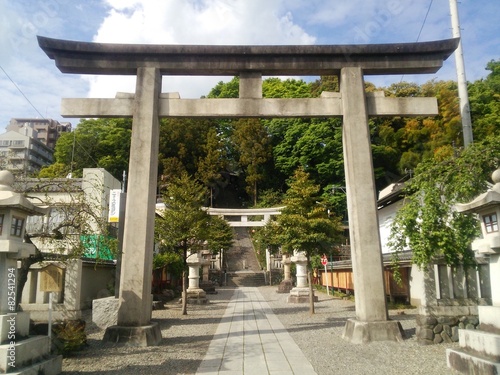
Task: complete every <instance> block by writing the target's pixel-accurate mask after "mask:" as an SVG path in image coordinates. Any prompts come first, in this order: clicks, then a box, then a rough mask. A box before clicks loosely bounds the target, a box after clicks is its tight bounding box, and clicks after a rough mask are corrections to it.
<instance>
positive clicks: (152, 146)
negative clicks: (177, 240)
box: [104, 67, 161, 346]
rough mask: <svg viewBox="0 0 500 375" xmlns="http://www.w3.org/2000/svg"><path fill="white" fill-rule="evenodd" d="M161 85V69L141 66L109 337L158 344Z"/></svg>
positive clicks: (143, 344)
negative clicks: (155, 292) (155, 291)
mask: <svg viewBox="0 0 500 375" xmlns="http://www.w3.org/2000/svg"><path fill="white" fill-rule="evenodd" d="M160 90H161V75H160V70H159V69H158V68H150V67H144V68H138V69H137V83H136V92H135V98H134V101H135V105H134V110H133V122H132V139H131V145H130V162H129V182H128V191H127V204H126V213H125V229H124V238H123V249H122V261H121V276H120V293H119V300H120V301H119V307H118V317H117V325H116V326H112V327H109V328H108V329H107V330H106V333H105V335H104V340H105V341H111V342H121V343H124V342H127V343H130V344H134V345H138V346H149V345H157V344H158V343H159V342H160V341H161V331H160V328H159V326H158V323H156V322H151V311H152V303H153V301H152V295H151V279H152V267H153V248H154V218H155V205H156V188H157V186H156V181H157V173H158V167H157V166H158V147H159V144H158V142H159V120H158V107H159V103H158V100H159V95H160Z"/></svg>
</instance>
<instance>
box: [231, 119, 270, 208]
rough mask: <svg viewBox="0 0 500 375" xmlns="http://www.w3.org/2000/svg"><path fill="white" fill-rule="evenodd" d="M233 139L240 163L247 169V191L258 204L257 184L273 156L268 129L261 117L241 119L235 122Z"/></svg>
mask: <svg viewBox="0 0 500 375" xmlns="http://www.w3.org/2000/svg"><path fill="white" fill-rule="evenodd" d="M232 140H233V142H234V144H235V148H236V150H237V152H238V160H239V164H240V165H241V166H242V167H243V168H244V170H245V176H246V177H245V181H246V182H247V192H248V193H249V194H250V195H251V196H252V197H253V203H254V205H256V204H257V184H258V183H259V182H260V181H262V179H263V178H264V173H263V171H262V169H263V165H264V164H265V163H266V162H267V161H268V160H269V159H270V158H271V157H272V154H271V145H270V142H269V137H268V134H267V131H266V129H265V128H264V126H263V125H262V123H261V121H260V120H259V119H240V120H238V121H237V122H236V124H235V127H234V133H233V136H232Z"/></svg>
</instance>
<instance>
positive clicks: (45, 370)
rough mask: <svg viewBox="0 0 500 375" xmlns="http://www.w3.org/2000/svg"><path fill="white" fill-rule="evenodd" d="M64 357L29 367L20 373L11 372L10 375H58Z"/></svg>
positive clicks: (59, 356)
mask: <svg viewBox="0 0 500 375" xmlns="http://www.w3.org/2000/svg"><path fill="white" fill-rule="evenodd" d="M61 368H62V355H58V356H52V357H50V358H48V359H45V360H43V361H41V362H38V363H35V364H34V365H31V366H29V367H25V368H22V369H19V371H18V372H12V373H11V372H9V375H39V374H43V375H58V374H60V373H61Z"/></svg>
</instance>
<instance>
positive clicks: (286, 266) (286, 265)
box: [281, 254, 292, 281]
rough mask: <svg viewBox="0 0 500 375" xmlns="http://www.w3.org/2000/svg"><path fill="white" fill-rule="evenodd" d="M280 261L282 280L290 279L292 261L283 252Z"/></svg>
mask: <svg viewBox="0 0 500 375" xmlns="http://www.w3.org/2000/svg"><path fill="white" fill-rule="evenodd" d="M281 263H282V264H283V272H284V274H283V275H284V280H285V281H286V280H292V273H291V268H292V261H291V259H290V258H289V257H288V255H286V254H283V259H282V260H281Z"/></svg>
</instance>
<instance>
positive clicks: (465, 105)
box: [450, 0, 472, 147]
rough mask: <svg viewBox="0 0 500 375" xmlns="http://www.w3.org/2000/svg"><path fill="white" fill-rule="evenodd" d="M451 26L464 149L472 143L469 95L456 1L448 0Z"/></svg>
mask: <svg viewBox="0 0 500 375" xmlns="http://www.w3.org/2000/svg"><path fill="white" fill-rule="evenodd" d="M450 13H451V26H452V29H453V37H454V38H460V42H459V43H458V47H457V49H456V50H455V64H456V68H457V83H458V97H459V99H460V116H461V117H462V132H463V136H464V147H467V146H468V145H469V144H471V143H472V120H471V117H470V105H469V94H468V92H467V80H466V78H465V65H464V54H463V50H462V38H461V35H460V21H459V19H458V6H457V0H450Z"/></svg>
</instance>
